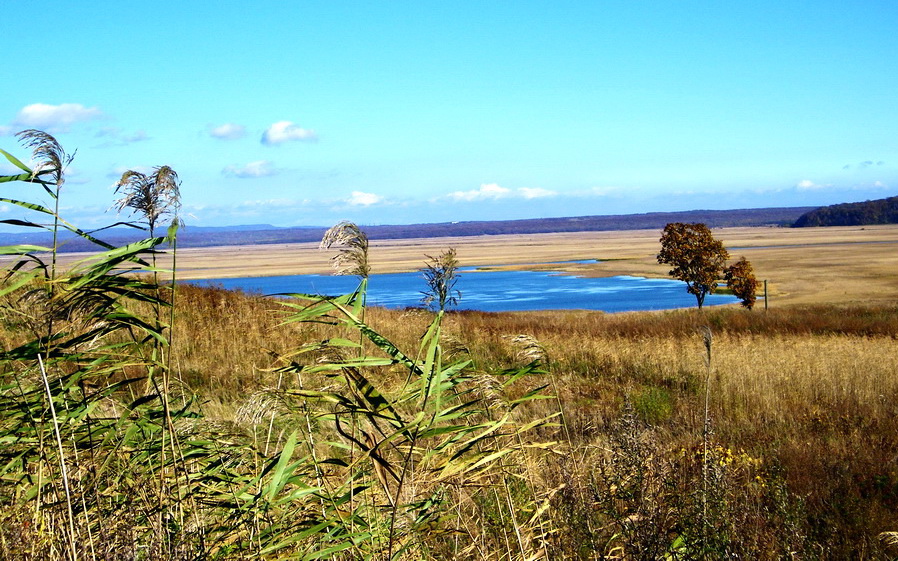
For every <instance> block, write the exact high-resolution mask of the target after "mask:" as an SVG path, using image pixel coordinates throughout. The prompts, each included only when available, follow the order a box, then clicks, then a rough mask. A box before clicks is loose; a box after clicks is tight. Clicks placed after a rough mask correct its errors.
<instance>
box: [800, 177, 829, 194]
mask: <svg viewBox="0 0 898 561" xmlns="http://www.w3.org/2000/svg"><path fill="white" fill-rule="evenodd" d="M795 188H796V189H798V190H799V191H816V190H818V189H824V188H826V185H820V184H817V183H814V182H813V181H811V180H810V179H802V180H801V181H799V182H798V183H796V184H795Z"/></svg>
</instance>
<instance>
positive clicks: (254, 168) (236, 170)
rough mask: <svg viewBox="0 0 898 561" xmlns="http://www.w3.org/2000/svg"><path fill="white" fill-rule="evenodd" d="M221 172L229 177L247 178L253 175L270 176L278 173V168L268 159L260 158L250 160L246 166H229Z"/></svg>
mask: <svg viewBox="0 0 898 561" xmlns="http://www.w3.org/2000/svg"><path fill="white" fill-rule="evenodd" d="M221 173H222V174H224V175H226V176H228V177H239V178H240V179H247V178H253V177H270V176H272V175H276V174H277V173H278V170H277V169H276V168H275V167H274V164H272V163H271V162H270V161H268V160H258V161H255V162H250V163H248V164H246V165H245V166H227V167H226V168H224V169H223V170H221Z"/></svg>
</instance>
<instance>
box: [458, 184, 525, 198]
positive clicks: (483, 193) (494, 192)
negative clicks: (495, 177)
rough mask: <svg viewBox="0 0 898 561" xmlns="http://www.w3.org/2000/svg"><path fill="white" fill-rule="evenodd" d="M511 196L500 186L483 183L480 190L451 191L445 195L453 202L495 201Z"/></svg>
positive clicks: (509, 191)
mask: <svg viewBox="0 0 898 561" xmlns="http://www.w3.org/2000/svg"><path fill="white" fill-rule="evenodd" d="M510 194H511V189H508V188H506V187H502V186H500V185H499V184H498V183H484V184H483V185H481V186H480V189H471V190H470V191H453V192H452V193H449V194H448V195H447V197H448V198H450V199H452V200H454V201H484V200H496V199H501V198H503V197H507V196H508V195H510Z"/></svg>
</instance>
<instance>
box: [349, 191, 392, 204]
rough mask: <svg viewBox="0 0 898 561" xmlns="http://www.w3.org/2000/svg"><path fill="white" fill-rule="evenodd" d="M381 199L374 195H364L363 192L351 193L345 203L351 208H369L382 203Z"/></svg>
mask: <svg viewBox="0 0 898 561" xmlns="http://www.w3.org/2000/svg"><path fill="white" fill-rule="evenodd" d="M383 200H384V199H383V197H381V196H380V195H375V194H374V193H365V192H363V191H353V192H352V195H350V197H349V198H348V199H346V202H347V203H348V204H350V205H352V206H371V205H376V204H377V203H380V202H383Z"/></svg>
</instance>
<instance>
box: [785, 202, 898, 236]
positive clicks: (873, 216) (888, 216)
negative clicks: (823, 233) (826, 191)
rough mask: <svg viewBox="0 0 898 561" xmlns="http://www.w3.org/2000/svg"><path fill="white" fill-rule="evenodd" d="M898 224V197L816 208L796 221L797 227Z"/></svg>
mask: <svg viewBox="0 0 898 561" xmlns="http://www.w3.org/2000/svg"><path fill="white" fill-rule="evenodd" d="M869 224H898V197H889V198H887V199H877V200H875V201H865V202H862V203H843V204H839V205H830V206H825V207H821V208H817V209H814V210H812V211H809V212H806V213H805V214H803V215H801V217H799V218H798V220H796V221H795V224H794V226H795V227H796V228H802V227H806V226H865V225H869Z"/></svg>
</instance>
